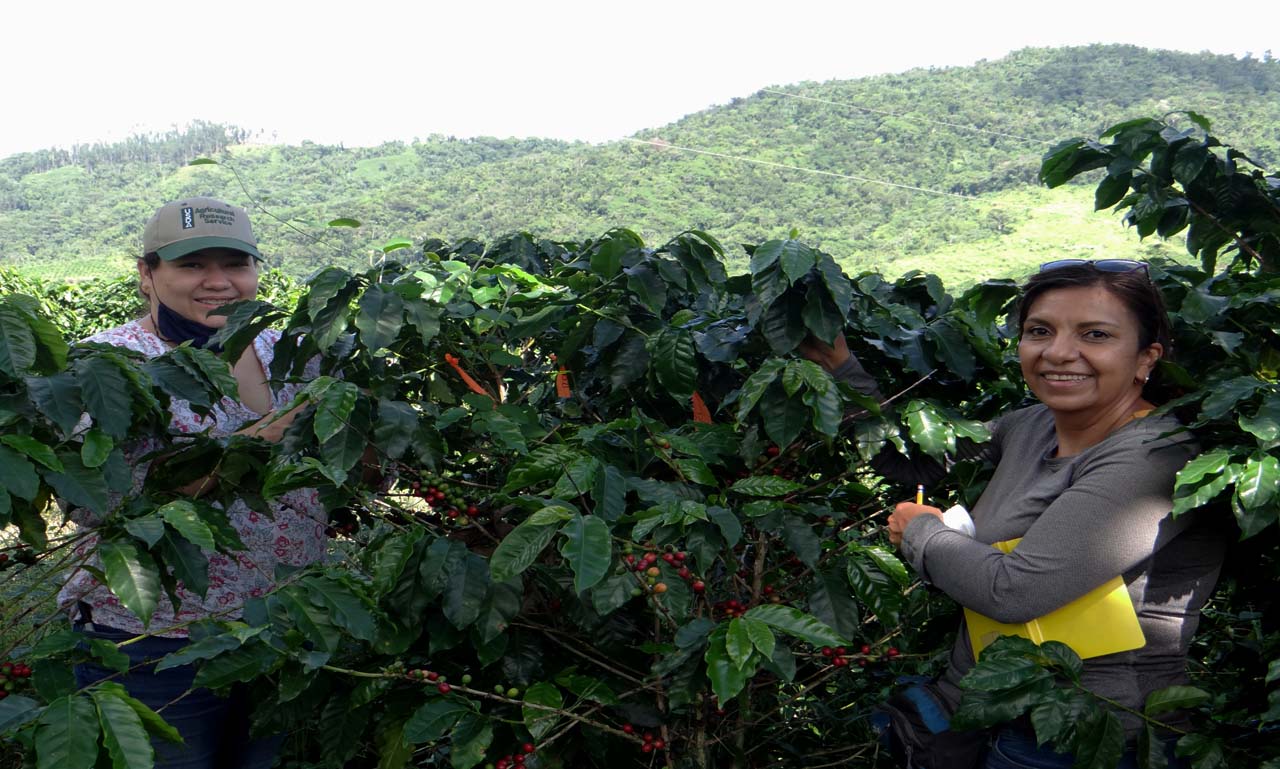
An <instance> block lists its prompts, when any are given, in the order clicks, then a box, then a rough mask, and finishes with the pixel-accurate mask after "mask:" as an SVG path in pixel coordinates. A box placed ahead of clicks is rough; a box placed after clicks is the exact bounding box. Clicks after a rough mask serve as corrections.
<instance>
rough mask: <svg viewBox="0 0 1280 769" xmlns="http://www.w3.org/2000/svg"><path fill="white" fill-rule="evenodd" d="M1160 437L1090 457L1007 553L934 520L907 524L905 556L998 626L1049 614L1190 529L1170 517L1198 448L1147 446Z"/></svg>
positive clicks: (1132, 439)
mask: <svg viewBox="0 0 1280 769" xmlns="http://www.w3.org/2000/svg"><path fill="white" fill-rule="evenodd" d="M1151 437H1152V436H1151V435H1150V434H1145V433H1144V434H1138V435H1133V436H1128V437H1127V439H1126V440H1124V441H1119V442H1117V443H1118V444H1121V445H1117V446H1114V447H1108V448H1107V449H1106V450H1105V451H1103V452H1099V453H1098V454H1097V455H1095V456H1091V457H1089V458H1088V459H1087V460H1082V461H1081V462H1080V464H1079V465H1077V466H1076V467H1075V468H1074V473H1075V475H1074V477H1073V480H1072V482H1071V485H1070V486H1068V487H1067V489H1066V490H1065V491H1064V492H1063V493H1062V494H1061V495H1059V496H1058V497H1057V498H1056V499H1055V500H1054V501H1053V502H1052V503H1050V504H1049V506H1048V507H1047V508H1046V509H1045V510H1044V512H1043V513H1041V514H1040V516H1039V518H1037V519H1036V521H1035V523H1033V524H1032V525H1031V527H1030V528H1029V529H1028V530H1027V532H1026V534H1025V535H1024V536H1023V537H1022V542H1021V543H1019V544H1018V546H1017V548H1015V549H1014V551H1013V552H1011V553H1009V554H1007V555H1006V554H1004V553H1002V552H1001V551H999V550H997V549H995V548H993V547H991V546H990V545H986V544H983V543H982V542H978V541H976V540H973V539H969V538H968V537H965V536H963V535H961V534H959V533H957V532H952V531H949V530H947V529H946V527H945V526H943V525H942V522H941V521H939V520H938V519H937V518H935V517H934V516H920V517H919V518H917V519H915V520H913V521H912V522H911V523H910V524H909V525H908V526H907V528H906V530H905V531H904V532H903V541H902V549H903V553H904V555H905V556H906V557H907V559H908V560H909V561H910V562H911V563H912V565H913V566H914V567H915V568H916V570H917V571H918V572H919V573H920V574H922V575H925V577H926V578H927V579H929V580H930V581H931V582H933V584H935V585H936V586H938V587H939V588H941V589H942V590H943V591H945V592H946V593H947V594H948V595H950V596H951V597H952V598H954V599H955V600H957V601H958V602H960V604H961V605H963V606H965V607H967V608H969V609H973V610H974V611H977V612H979V613H981V614H984V615H986V616H988V617H991V618H992V619H994V620H996V621H998V622H1010V623H1016V622H1026V621H1028V620H1031V619H1034V618H1036V617H1040V616H1043V615H1045V614H1047V613H1049V612H1051V611H1053V610H1054V609H1057V608H1059V607H1061V606H1064V605H1066V604H1067V603H1069V602H1071V601H1073V600H1075V599H1076V598H1078V597H1080V596H1081V595H1084V594H1085V593H1087V592H1088V591H1090V590H1092V589H1094V588H1095V587H1097V586H1099V585H1101V584H1102V583H1104V582H1106V581H1107V580H1109V579H1111V578H1113V577H1116V576H1117V575H1123V574H1125V573H1126V572H1128V571H1130V570H1131V569H1133V568H1134V567H1136V566H1138V565H1140V564H1141V563H1143V562H1144V561H1146V560H1147V559H1149V558H1150V557H1151V556H1152V554H1153V553H1155V552H1156V551H1157V550H1159V549H1160V548H1162V547H1163V546H1164V545H1165V544H1167V543H1168V542H1170V541H1171V540H1172V539H1173V538H1174V537H1176V536H1177V535H1178V534H1180V533H1181V532H1182V531H1183V530H1185V529H1186V528H1187V527H1188V526H1190V525H1191V523H1192V518H1193V517H1192V516H1191V515H1184V516H1180V517H1178V518H1173V517H1172V516H1170V515H1169V511H1170V509H1171V508H1172V499H1171V497H1172V492H1173V484H1174V478H1175V475H1176V474H1177V472H1178V470H1179V469H1181V468H1182V466H1183V465H1184V464H1185V463H1186V461H1187V459H1188V458H1189V450H1188V449H1187V448H1186V446H1185V445H1173V444H1169V443H1165V445H1164V446H1162V447H1160V448H1156V449H1153V448H1152V447H1151V446H1150V445H1149V444H1144V443H1143V440H1144V439H1148V440H1149V439H1150V438H1151ZM1009 461H1032V460H1030V459H1028V458H1025V457H1017V456H1011V457H1010V458H1009ZM1064 471H1065V470H1064Z"/></svg>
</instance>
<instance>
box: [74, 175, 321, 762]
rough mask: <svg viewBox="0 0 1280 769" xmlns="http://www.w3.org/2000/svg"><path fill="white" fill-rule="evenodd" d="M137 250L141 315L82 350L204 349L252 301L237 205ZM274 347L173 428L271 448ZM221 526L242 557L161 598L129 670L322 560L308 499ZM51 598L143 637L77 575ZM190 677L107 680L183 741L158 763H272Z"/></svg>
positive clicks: (260, 744)
mask: <svg viewBox="0 0 1280 769" xmlns="http://www.w3.org/2000/svg"><path fill="white" fill-rule="evenodd" d="M143 244H144V248H143V255H142V257H141V258H140V259H139V260H138V275H139V281H140V290H141V292H142V294H143V295H144V296H145V297H146V299H147V302H148V312H147V315H146V316H145V317H143V318H140V319H138V320H134V321H131V322H129V323H126V324H124V325H123V326H119V327H117V328H113V329H110V330H108V331H104V332H101V333H99V334H95V335H94V336H91V337H89V339H87V340H86V341H90V342H100V343H106V344H111V345H116V346H119V347H124V348H127V349H129V350H133V351H134V352H138V353H141V354H143V355H145V356H147V357H155V356H158V355H161V354H163V353H165V352H166V351H167V350H169V349H171V348H173V347H175V346H177V345H179V344H182V343H183V342H188V341H189V342H191V343H192V344H193V345H195V346H197V347H202V346H205V345H206V344H207V343H208V341H209V338H210V336H211V335H212V334H213V333H214V332H215V331H216V330H217V329H218V328H220V327H221V326H223V325H225V324H226V317H225V316H223V315H216V314H211V313H212V312H213V311H214V310H216V309H218V308H220V307H222V306H224V305H226V304H229V303H231V302H237V301H242V300H247V299H253V298H254V297H255V296H256V295H257V291H258V261H259V259H260V258H261V256H260V254H259V253H258V247H257V242H256V241H255V239H254V237H253V231H252V229H251V228H250V225H249V219H248V214H247V213H246V212H245V210H244V209H242V208H239V207H237V206H232V205H229V204H227V203H223V202H221V201H218V200H214V199H212V198H191V199H187V200H181V201H175V202H172V203H169V204H167V205H165V206H163V207H162V208H161V209H160V210H159V211H157V212H156V214H155V216H153V217H152V218H151V220H150V221H149V222H148V223H147V226H146V230H145V232H144V235H143ZM278 338H279V333H278V332H276V331H272V330H267V331H264V332H263V333H262V334H260V335H259V336H258V337H257V338H256V339H255V340H254V342H253V344H252V345H250V346H249V347H248V348H246V349H245V352H244V354H243V355H241V356H240V359H239V360H237V361H236V363H235V365H234V366H233V367H232V371H233V373H234V375H235V379H236V383H237V384H238V385H239V394H240V398H239V399H238V400H233V399H230V398H224V399H223V400H222V402H220V403H218V404H216V405H215V407H214V409H213V414H212V416H210V417H201V416H199V415H197V414H195V413H194V412H193V411H192V410H191V407H190V405H189V404H188V403H187V402H186V401H181V400H177V399H174V400H173V401H172V402H171V403H170V406H169V410H170V412H171V415H172V421H171V423H170V428H171V430H173V431H174V432H177V433H197V432H200V433H207V434H209V435H212V436H215V437H217V436H225V435H229V434H231V433H233V432H236V431H239V432H241V433H245V434H250V435H255V436H257V437H259V438H263V439H265V440H269V441H278V440H279V439H280V437H281V436H282V435H283V433H284V430H285V428H286V427H287V426H288V424H289V423H290V422H291V421H292V417H293V414H292V413H284V414H279V413H278V410H279V409H281V408H282V407H283V406H284V405H285V404H287V403H289V402H290V401H291V400H292V398H293V396H294V395H295V394H296V392H297V391H298V389H299V387H301V386H302V385H299V384H288V385H285V386H282V387H273V386H272V384H271V383H270V382H269V381H268V376H267V373H266V372H267V371H268V369H269V366H270V364H271V359H272V348H273V345H274V344H275V342H276V340H277V339H278ZM246 425H247V427H246ZM157 448H159V444H158V443H157V442H156V441H147V440H143V441H139V442H138V443H137V444H135V445H133V446H130V447H128V449H127V451H126V459H127V460H128V461H129V464H130V466H131V467H132V468H133V472H134V481H135V488H137V487H140V485H141V483H142V481H143V479H144V478H145V476H146V473H147V468H148V463H147V462H146V461H145V460H144V459H143V458H144V457H146V456H147V455H148V454H150V453H151V452H153V451H155V450H156V449H157ZM212 483H216V479H203V480H201V481H198V482H196V483H194V484H192V485H191V486H190V487H188V488H187V489H186V491H188V492H189V493H191V494H193V495H198V494H200V493H202V492H203V491H205V490H206V489H207V488H208V487H209V485H210V484H212ZM73 517H75V518H77V520H78V521H79V522H81V523H85V524H89V525H91V524H92V521H91V520H87V519H86V518H85V511H79V510H77V511H73ZM227 517H228V519H229V520H230V522H231V524H232V526H233V527H234V528H235V529H236V531H237V532H238V533H239V535H240V538H241V540H242V541H243V542H244V544H245V546H246V549H245V550H244V551H243V552H240V553H237V554H235V555H234V556H228V555H223V554H220V553H212V554H209V586H208V592H207V594H206V595H205V597H204V598H201V597H200V596H198V595H196V594H194V593H191V592H190V591H187V590H185V589H182V588H180V589H179V591H178V594H179V597H180V598H181V606H180V609H179V610H178V611H177V612H175V611H174V610H173V606H172V605H171V604H170V602H169V600H168V598H167V596H161V598H160V605H159V607H158V608H157V609H156V612H155V614H154V616H153V617H152V618H151V622H150V624H149V630H150V632H151V633H152V634H153V635H152V636H149V637H146V638H143V639H141V640H139V641H135V642H133V643H130V644H128V645H126V646H123V647H121V649H122V651H126V652H127V653H128V654H129V655H130V658H131V660H132V661H133V663H134V665H135V666H136V665H138V664H139V663H141V662H142V661H143V660H144V659H150V660H155V659H158V658H160V657H162V656H164V655H166V654H169V653H171V652H173V651H176V650H178V649H180V648H182V647H183V646H184V645H185V644H186V643H187V630H186V628H187V626H188V625H189V624H190V623H191V622H192V621H194V620H199V619H202V618H206V617H211V616H216V617H218V618H220V619H227V618H235V617H238V616H239V614H240V610H241V607H242V606H243V605H244V603H245V602H246V601H247V600H249V599H251V598H254V597H257V596H261V595H263V594H265V593H266V592H267V591H269V590H270V589H271V588H272V586H273V579H272V575H273V574H274V573H275V569H276V566H277V564H289V565H293V566H302V565H305V564H308V563H312V562H315V561H318V560H320V559H322V558H323V557H324V554H325V551H326V546H327V537H326V536H325V528H326V522H325V512H324V508H323V506H322V505H321V504H320V501H319V498H318V496H317V495H316V493H315V492H314V491H312V490H308V489H304V490H299V491H295V492H290V493H287V494H284V495H282V497H281V498H280V499H279V500H278V501H277V502H275V503H273V504H272V506H271V510H270V511H255V510H251V509H249V508H248V506H247V505H245V504H244V503H243V502H236V503H235V504H234V505H233V506H231V507H230V508H229V509H228V510H227ZM90 540H92V538H90ZM93 545H94V542H92V541H88V542H86V543H85V544H84V545H83V546H82V547H83V549H84V551H85V552H88V551H89V550H91V549H92V547H93ZM59 600H60V602H61V603H62V604H63V605H67V606H70V607H71V608H72V611H73V613H74V614H75V615H76V622H77V625H78V626H79V627H80V628H81V629H82V631H83V632H84V633H85V634H86V635H88V636H89V637H91V638H104V639H107V640H110V641H114V642H118V641H121V640H124V639H128V638H133V637H135V636H137V635H139V634H141V633H143V632H144V628H143V625H142V622H141V621H140V620H139V619H138V618H137V617H135V616H134V615H133V614H132V613H131V612H129V611H128V610H127V609H125V608H124V607H123V606H122V605H121V604H120V602H119V600H118V599H116V598H115V596H114V595H112V594H111V592H110V591H109V590H107V589H106V588H105V587H103V586H101V585H100V584H99V583H98V582H97V581H96V580H95V579H94V578H93V576H92V575H91V574H89V573H88V572H86V571H82V570H81V571H76V572H75V573H74V574H73V575H72V577H71V579H70V580H69V582H68V584H67V585H66V586H65V587H64V588H63V590H62V592H61V594H60V596H59ZM194 672H195V671H194V670H193V669H192V668H191V667H190V666H184V667H179V668H172V669H168V670H164V671H161V672H159V673H157V672H155V671H154V670H152V669H150V668H147V669H146V670H145V671H138V670H136V669H135V670H134V671H132V672H131V673H130V674H128V675H127V676H124V677H123V678H117V679H115V680H121V681H122V682H123V683H124V684H125V686H126V688H127V689H129V691H130V693H131V694H132V695H133V696H134V697H136V698H138V699H140V700H142V701H143V702H145V703H146V704H147V705H149V706H150V707H152V708H153V709H160V708H163V710H161V715H162V716H163V717H164V718H165V719H166V720H167V721H169V723H171V724H172V725H173V726H175V727H176V728H177V729H178V730H179V731H180V732H181V733H182V735H183V738H184V740H185V742H186V744H185V746H174V745H169V744H164V743H156V754H157V763H156V766H158V767H208V768H210V769H212V768H213V767H217V768H218V769H225V768H226V767H237V768H243V769H248V768H250V767H254V768H257V767H268V766H270V765H271V764H272V763H273V761H274V758H275V753H276V751H277V748H278V746H279V742H280V738H278V737H277V738H269V739H263V740H250V739H249V738H248V723H247V716H248V713H249V711H250V710H251V708H250V707H249V706H248V703H246V702H243V701H237V699H236V698H237V695H236V693H234V692H233V694H232V697H231V698H229V699H223V698H220V697H216V696H214V695H213V694H212V693H211V692H209V691H207V690H203V689H201V690H197V691H195V692H192V693H189V694H184V693H186V692H187V691H188V690H189V689H190V687H191V683H192V680H193V676H194ZM110 675H114V674H113V672H112V671H109V670H106V669H104V668H101V667H97V666H94V665H82V666H79V667H77V669H76V677H77V682H78V683H79V684H80V685H81V686H84V685H86V684H88V683H90V682H92V681H95V680H99V679H101V678H104V677H107V676H110Z"/></svg>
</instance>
